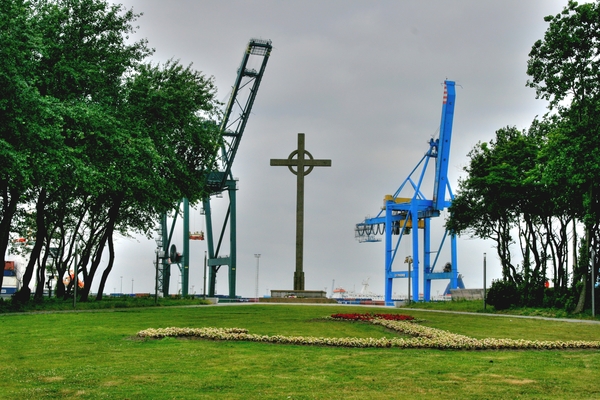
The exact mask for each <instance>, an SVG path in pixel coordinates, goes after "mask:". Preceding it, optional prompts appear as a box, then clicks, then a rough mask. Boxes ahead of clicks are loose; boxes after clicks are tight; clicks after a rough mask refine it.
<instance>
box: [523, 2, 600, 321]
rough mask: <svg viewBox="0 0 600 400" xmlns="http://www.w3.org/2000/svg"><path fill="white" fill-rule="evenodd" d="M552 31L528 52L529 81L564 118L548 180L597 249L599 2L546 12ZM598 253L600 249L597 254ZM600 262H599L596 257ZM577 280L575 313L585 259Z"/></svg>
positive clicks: (551, 147) (550, 153) (554, 139)
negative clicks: (573, 205) (566, 196)
mask: <svg viewBox="0 0 600 400" xmlns="http://www.w3.org/2000/svg"><path fill="white" fill-rule="evenodd" d="M545 21H547V22H549V26H548V29H547V31H546V33H545V34H544V39H543V40H538V41H537V42H536V43H535V44H534V45H533V47H532V49H531V52H530V53H529V61H528V64H527V74H528V75H529V76H530V77H531V79H530V80H528V82H527V85H528V86H530V87H532V88H534V89H535V90H536V95H537V97H538V98H542V99H546V100H548V101H549V106H548V108H549V109H550V110H552V111H555V112H556V113H557V115H558V116H559V117H560V119H561V121H560V126H559V129H556V130H555V131H554V132H553V134H552V135H551V136H550V137H549V143H548V148H547V150H546V152H547V158H548V160H549V162H548V165H547V169H546V174H545V177H544V179H545V181H546V182H548V183H549V184H552V185H559V184H563V185H565V188H566V189H565V190H566V193H568V194H569V195H571V196H572V198H571V200H572V201H576V202H577V204H578V206H579V207H578V208H576V211H577V215H576V217H577V218H579V219H580V220H582V221H583V223H584V225H585V232H586V238H585V248H587V249H589V248H594V249H598V244H599V239H600V238H599V236H600V232H598V221H599V219H600V201H599V196H600V185H599V184H598V183H597V176H598V174H599V173H600V152H599V150H600V144H599V143H598V140H597V138H598V135H599V133H600V113H598V109H599V107H600V79H599V78H600V63H599V62H598V54H600V24H599V21H600V3H598V2H594V3H586V4H582V5H579V4H578V3H577V2H574V1H569V3H568V5H567V7H565V8H564V10H563V11H562V12H561V13H560V14H557V15H555V16H547V17H546V18H545ZM595 253H596V254H598V251H597V250H596V252H595ZM596 261H598V260H596ZM574 272H575V273H574V280H575V281H576V282H575V283H579V285H578V286H579V287H580V288H581V289H580V290H579V301H578V305H577V307H576V309H575V312H580V311H582V310H583V307H584V303H585V299H586V288H587V284H586V280H587V276H588V274H589V267H588V264H587V263H585V264H584V263H580V265H578V266H577V268H576V269H575V271H574Z"/></svg>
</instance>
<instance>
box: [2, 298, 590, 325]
mask: <svg viewBox="0 0 600 400" xmlns="http://www.w3.org/2000/svg"><path fill="white" fill-rule="evenodd" d="M253 305H272V306H276V305H279V306H330V307H369V308H383V309H388V310H389V309H392V308H393V307H390V306H376V305H368V306H365V305H359V304H333V303H256V302H239V303H238V302H235V303H217V304H209V305H196V304H193V305H184V306H163V307H160V308H163V309H164V308H170V307H173V308H192V307H230V306H253ZM133 309H135V308H133V307H132V308H100V309H93V310H53V311H29V312H14V313H13V312H9V313H0V317H3V316H9V315H24V314H60V313H73V312H119V311H120V312H123V311H127V310H133ZM137 309H142V310H143V309H156V308H153V307H139V308H137ZM395 309H396V310H412V311H419V312H421V311H422V312H432V313H444V314H459V315H472V316H483V317H501V318H528V319H541V320H545V321H557V322H572V323H583V324H597V325H600V321H598V320H591V319H575V318H551V317H540V316H537V315H512V314H491V313H475V312H466V311H449V310H427V309H423V308H411V307H409V308H404V307H398V308H395Z"/></svg>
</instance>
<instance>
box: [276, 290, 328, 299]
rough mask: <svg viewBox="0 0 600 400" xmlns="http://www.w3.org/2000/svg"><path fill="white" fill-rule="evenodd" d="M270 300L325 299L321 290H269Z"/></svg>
mask: <svg viewBox="0 0 600 400" xmlns="http://www.w3.org/2000/svg"><path fill="white" fill-rule="evenodd" d="M271 298H272V299H285V298H287V299H326V298H327V292H325V291H323V290H271Z"/></svg>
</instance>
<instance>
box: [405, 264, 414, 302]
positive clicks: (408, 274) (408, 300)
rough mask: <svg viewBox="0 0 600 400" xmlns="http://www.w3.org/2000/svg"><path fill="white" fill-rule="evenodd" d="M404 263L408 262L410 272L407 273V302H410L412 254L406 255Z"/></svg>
mask: <svg viewBox="0 0 600 400" xmlns="http://www.w3.org/2000/svg"><path fill="white" fill-rule="evenodd" d="M404 263H405V264H408V272H407V273H406V276H407V277H408V299H407V301H406V303H407V304H410V267H411V265H412V263H413V258H412V256H406V258H405V259H404Z"/></svg>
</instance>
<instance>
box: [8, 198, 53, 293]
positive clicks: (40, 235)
mask: <svg viewBox="0 0 600 400" xmlns="http://www.w3.org/2000/svg"><path fill="white" fill-rule="evenodd" d="M45 205H46V189H42V190H41V191H40V195H39V197H38V201H37V204H36V207H35V211H36V216H35V222H36V233H35V244H34V245H33V249H32V250H31V254H30V258H29V263H27V268H26V269H25V273H24V274H23V286H22V287H21V289H20V290H19V291H18V292H17V294H16V295H15V299H17V301H20V302H26V301H29V298H30V297H31V289H30V288H29V283H30V282H31V277H32V276H33V269H34V268H35V264H36V262H37V259H38V257H39V256H40V253H41V252H42V247H43V246H44V239H45V237H46V225H45V220H44V207H45Z"/></svg>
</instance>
